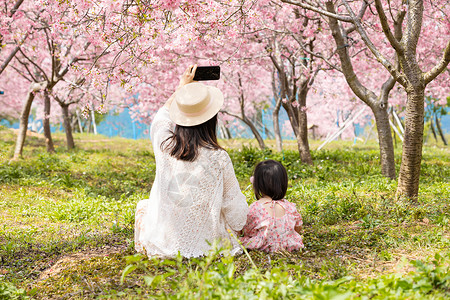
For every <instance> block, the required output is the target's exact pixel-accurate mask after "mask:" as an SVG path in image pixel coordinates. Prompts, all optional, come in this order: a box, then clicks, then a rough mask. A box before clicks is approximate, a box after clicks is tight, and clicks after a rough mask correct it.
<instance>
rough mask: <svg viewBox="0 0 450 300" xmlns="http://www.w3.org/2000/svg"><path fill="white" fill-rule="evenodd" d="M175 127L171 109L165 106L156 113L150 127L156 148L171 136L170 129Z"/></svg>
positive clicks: (154, 147)
mask: <svg viewBox="0 0 450 300" xmlns="http://www.w3.org/2000/svg"><path fill="white" fill-rule="evenodd" d="M174 127H175V123H173V121H172V120H171V119H170V117H169V109H168V108H167V107H165V106H164V107H161V108H160V109H159V110H158V112H157V113H156V115H155V117H154V119H153V122H152V126H151V128H150V136H151V139H152V144H153V149H154V150H155V149H159V147H160V146H161V143H162V142H163V141H164V140H165V139H167V138H168V137H169V136H170V131H171V130H173V128H174Z"/></svg>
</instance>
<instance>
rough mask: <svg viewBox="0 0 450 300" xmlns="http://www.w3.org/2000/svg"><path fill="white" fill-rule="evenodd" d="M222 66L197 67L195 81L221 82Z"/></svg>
mask: <svg viewBox="0 0 450 300" xmlns="http://www.w3.org/2000/svg"><path fill="white" fill-rule="evenodd" d="M219 79H220V66H207V67H197V70H196V71H195V75H194V81H204V80H219Z"/></svg>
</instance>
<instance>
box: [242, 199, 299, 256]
mask: <svg viewBox="0 0 450 300" xmlns="http://www.w3.org/2000/svg"><path fill="white" fill-rule="evenodd" d="M270 202H272V211H274V209H273V208H274V205H276V204H275V202H276V203H278V204H280V205H281V206H282V207H283V208H284V210H285V214H284V216H282V217H279V218H277V217H275V215H273V214H272V215H271V214H269V212H268V211H267V210H266V209H265V208H264V206H263V204H261V203H259V202H254V203H253V204H252V205H250V209H249V212H248V215H247V223H246V224H245V226H244V228H243V229H242V233H243V235H244V236H243V237H241V241H242V244H243V245H244V246H245V247H246V248H247V249H257V250H262V251H265V252H276V251H280V250H287V251H293V250H299V249H300V248H303V247H304V246H303V241H302V237H301V235H300V234H298V232H296V231H295V230H294V227H295V226H301V225H302V224H303V221H302V217H301V216H300V214H299V213H298V212H297V209H296V208H295V204H294V203H291V202H289V201H287V200H285V199H283V200H277V201H267V202H265V203H270Z"/></svg>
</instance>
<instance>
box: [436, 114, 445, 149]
mask: <svg viewBox="0 0 450 300" xmlns="http://www.w3.org/2000/svg"><path fill="white" fill-rule="evenodd" d="M435 119H436V128H437V130H438V132H439V135H440V136H441V139H442V142H443V143H444V145H445V146H447V140H446V139H445V135H444V132H443V131H442V127H441V122H440V121H439V118H438V116H437V115H436V116H435Z"/></svg>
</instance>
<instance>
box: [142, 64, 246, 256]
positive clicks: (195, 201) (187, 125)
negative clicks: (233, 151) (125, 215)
mask: <svg viewBox="0 0 450 300" xmlns="http://www.w3.org/2000/svg"><path fill="white" fill-rule="evenodd" d="M196 68H197V66H196V65H195V66H190V67H189V68H188V69H187V70H186V71H185V72H184V74H183V75H182V77H181V80H180V85H179V87H178V89H177V91H176V92H175V93H174V94H173V95H172V96H171V97H170V98H169V100H168V101H167V102H166V104H165V105H164V107H162V108H161V109H160V110H159V111H158V113H157V114H156V115H155V117H154V120H153V123H152V126H151V138H152V144H153V150H154V153H155V160H156V176H155V181H154V183H153V186H152V189H151V192H150V199H147V200H143V201H140V202H139V203H138V205H137V209H136V224H135V247H136V251H138V252H141V253H145V254H147V255H148V256H152V255H158V256H164V257H167V256H175V255H177V253H178V252H179V253H181V255H182V256H184V257H198V256H201V255H203V254H205V253H206V252H207V251H208V250H209V249H210V248H211V244H212V243H213V242H214V241H216V240H219V241H223V240H229V241H231V243H232V244H233V246H234V249H237V246H238V245H237V244H236V242H235V241H233V240H232V239H230V234H229V232H228V230H231V231H234V232H236V231H240V230H241V229H242V227H243V226H244V225H245V223H246V220H247V212H248V205H247V202H246V200H245V196H244V195H243V194H242V193H241V191H240V189H239V184H238V181H237V180H236V176H235V174H234V169H233V165H232V163H231V159H230V157H229V156H228V153H227V152H226V151H225V150H224V149H222V148H221V147H220V146H219V144H218V143H217V137H216V125H217V113H218V112H219V110H220V108H221V106H222V104H223V95H222V93H221V91H220V90H219V89H217V88H215V87H210V86H206V85H204V84H202V83H197V82H193V78H194V75H195V71H196Z"/></svg>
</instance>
